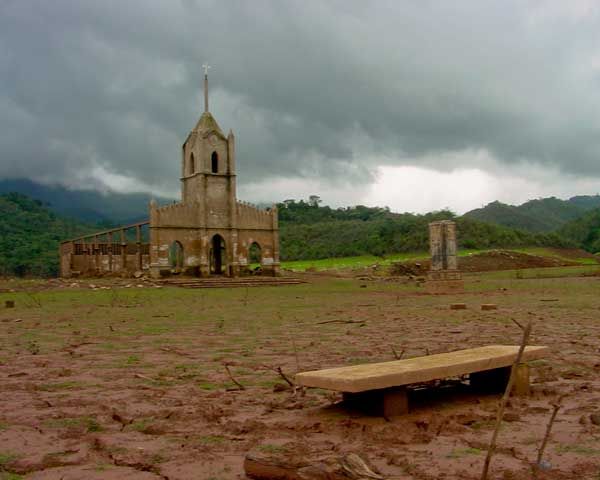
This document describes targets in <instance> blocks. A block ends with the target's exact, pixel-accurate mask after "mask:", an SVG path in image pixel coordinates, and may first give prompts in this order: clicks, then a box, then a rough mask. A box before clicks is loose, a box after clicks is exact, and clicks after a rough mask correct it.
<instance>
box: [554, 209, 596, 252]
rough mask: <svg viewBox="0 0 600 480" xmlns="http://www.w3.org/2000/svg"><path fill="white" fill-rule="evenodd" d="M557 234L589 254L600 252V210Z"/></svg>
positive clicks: (576, 221)
mask: <svg viewBox="0 0 600 480" xmlns="http://www.w3.org/2000/svg"><path fill="white" fill-rule="evenodd" d="M557 233H558V234H559V235H561V236H562V237H564V238H567V239H569V240H570V241H572V242H573V243H574V244H576V245H578V246H580V247H581V248H583V249H584V250H587V251H588V252H592V253H598V252H600V208H596V209H594V210H592V211H590V212H587V213H586V214H585V215H583V216H582V217H580V218H578V219H576V220H573V221H572V222H569V223H567V224H566V225H564V226H563V227H562V228H561V229H560V230H559V231H558V232H557Z"/></svg>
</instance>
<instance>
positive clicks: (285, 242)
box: [278, 197, 574, 260]
mask: <svg viewBox="0 0 600 480" xmlns="http://www.w3.org/2000/svg"><path fill="white" fill-rule="evenodd" d="M278 207H279V218H280V224H279V225H280V238H281V256H282V259H283V260H308V259H318V258H330V257H345V256H352V255H364V254H370V255H377V256H382V255H386V254H390V253H400V252H414V251H425V250H427V249H428V248H429V244H428V238H429V237H428V227H427V225H428V224H429V223H430V222H432V221H435V220H443V219H453V220H456V222H457V228H458V231H459V236H458V238H459V245H460V246H461V247H464V248H478V249H481V248H500V247H502V248H506V247H523V246H553V247H564V246H573V245H574V244H573V243H572V242H570V241H567V240H564V239H562V238H561V237H559V236H558V235H556V234H548V233H531V232H526V231H523V230H514V229H511V228H507V227H503V226H500V225H493V224H488V223H483V222H480V221H478V220H474V219H472V218H467V217H458V218H457V217H456V216H455V215H454V214H453V213H452V212H449V211H441V212H434V213H428V214H426V215H413V214H410V213H404V214H397V213H391V212H390V211H389V210H388V209H386V208H377V207H375V208H369V207H365V206H356V207H349V208H339V209H332V208H330V207H320V206H319V204H318V197H313V201H309V202H305V201H302V200H301V201H299V202H296V201H293V200H288V201H286V202H284V203H281V204H279V205H278Z"/></svg>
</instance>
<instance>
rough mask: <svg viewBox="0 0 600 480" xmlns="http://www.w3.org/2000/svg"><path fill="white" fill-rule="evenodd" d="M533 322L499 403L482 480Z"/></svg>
mask: <svg viewBox="0 0 600 480" xmlns="http://www.w3.org/2000/svg"><path fill="white" fill-rule="evenodd" d="M531 328H532V323H531V320H530V321H529V323H528V324H527V326H526V327H525V329H524V330H523V338H522V339H521V346H520V347H519V352H518V353H517V358H515V361H514V363H513V365H512V368H511V369H510V377H509V378H508V384H507V385H506V390H505V391H504V395H502V399H501V400H500V404H499V405H498V411H497V413H496V426H495V428H494V433H493V435H492V439H491V441H490V445H489V447H488V451H487V455H486V457H485V462H484V464H483V472H482V474H481V480H487V478H488V471H489V469H490V462H491V461H492V455H493V454H494V450H496V441H497V439H498V432H499V431H500V425H501V423H502V418H503V417H504V409H505V408H506V403H507V402H508V397H510V392H511V391H512V387H513V384H514V381H515V376H516V371H517V367H518V365H519V364H520V363H521V358H523V351H524V350H525V346H526V345H527V342H528V340H529V335H530V334H531Z"/></svg>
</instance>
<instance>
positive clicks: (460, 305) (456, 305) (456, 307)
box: [450, 303, 467, 310]
mask: <svg viewBox="0 0 600 480" xmlns="http://www.w3.org/2000/svg"><path fill="white" fill-rule="evenodd" d="M466 309H467V304H466V303H452V304H450V310H466Z"/></svg>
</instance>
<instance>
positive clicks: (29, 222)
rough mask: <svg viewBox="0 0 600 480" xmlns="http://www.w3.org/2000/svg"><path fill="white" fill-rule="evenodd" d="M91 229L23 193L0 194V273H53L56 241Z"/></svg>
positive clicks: (46, 274)
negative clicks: (54, 211) (58, 214)
mask: <svg viewBox="0 0 600 480" xmlns="http://www.w3.org/2000/svg"><path fill="white" fill-rule="evenodd" d="M94 230H95V227H92V226H89V225H85V224H82V223H78V222H76V221H72V220H67V219H64V218H60V217H58V216H57V215H56V214H54V213H52V212H50V211H49V210H48V209H47V208H46V207H45V206H44V205H42V203H41V202H39V201H37V200H32V199H30V198H28V197H26V196H24V195H21V194H18V193H8V194H5V195H0V275H17V276H26V275H31V276H53V275H56V274H57V273H58V245H59V242H60V241H61V240H64V239H65V238H70V237H74V236H77V235H80V234H83V233H86V232H91V231H94Z"/></svg>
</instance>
